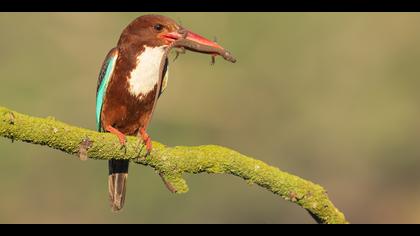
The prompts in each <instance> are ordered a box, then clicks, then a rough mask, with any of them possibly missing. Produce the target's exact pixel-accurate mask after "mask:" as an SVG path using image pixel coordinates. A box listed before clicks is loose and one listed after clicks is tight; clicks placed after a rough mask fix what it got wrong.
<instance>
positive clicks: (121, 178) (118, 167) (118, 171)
mask: <svg viewBox="0 0 420 236" xmlns="http://www.w3.org/2000/svg"><path fill="white" fill-rule="evenodd" d="M128 164H129V161H128V160H110V161H109V162H108V169H109V177H108V192H109V201H110V205H111V209H112V211H114V212H116V211H119V210H121V209H122V208H123V206H124V200H125V192H126V188H127V177H128Z"/></svg>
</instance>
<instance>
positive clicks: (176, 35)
mask: <svg viewBox="0 0 420 236" xmlns="http://www.w3.org/2000/svg"><path fill="white" fill-rule="evenodd" d="M162 37H163V38H164V39H166V40H168V41H170V42H173V41H175V40H177V39H180V38H185V39H188V40H191V41H194V42H197V43H199V44H202V45H206V46H210V47H214V48H220V49H223V48H222V47H221V46H220V45H219V44H217V43H215V42H213V41H211V40H208V39H206V38H204V37H203V36H201V35H198V34H196V33H193V32H191V31H189V30H187V29H180V30H178V31H176V32H171V33H167V34H164V35H162Z"/></svg>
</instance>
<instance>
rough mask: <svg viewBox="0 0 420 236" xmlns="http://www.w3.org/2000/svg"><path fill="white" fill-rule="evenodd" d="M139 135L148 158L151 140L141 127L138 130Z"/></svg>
mask: <svg viewBox="0 0 420 236" xmlns="http://www.w3.org/2000/svg"><path fill="white" fill-rule="evenodd" d="M139 134H140V138H141V139H142V141H143V143H144V144H145V145H146V150H147V153H146V156H148V155H149V154H150V152H151V151H152V139H151V138H150V136H149V135H148V134H147V132H146V129H145V128H143V127H142V128H140V130H139Z"/></svg>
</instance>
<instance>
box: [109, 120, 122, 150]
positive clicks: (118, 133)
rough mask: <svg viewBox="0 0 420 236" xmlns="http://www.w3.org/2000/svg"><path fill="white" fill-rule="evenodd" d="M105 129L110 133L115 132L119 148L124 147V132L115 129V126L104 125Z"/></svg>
mask: <svg viewBox="0 0 420 236" xmlns="http://www.w3.org/2000/svg"><path fill="white" fill-rule="evenodd" d="M105 130H106V131H108V132H110V133H111V134H115V135H117V137H118V140H119V142H120V144H121V149H122V148H126V143H127V139H126V137H125V134H123V133H121V132H120V131H119V130H117V129H116V128H114V127H112V126H110V125H108V126H107V127H105Z"/></svg>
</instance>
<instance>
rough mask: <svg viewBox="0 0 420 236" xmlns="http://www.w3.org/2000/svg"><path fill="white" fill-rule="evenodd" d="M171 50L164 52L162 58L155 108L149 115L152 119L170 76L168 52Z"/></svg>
mask: <svg viewBox="0 0 420 236" xmlns="http://www.w3.org/2000/svg"><path fill="white" fill-rule="evenodd" d="M168 52H169V50H168V51H167V52H166V53H165V54H164V58H165V59H162V63H161V66H160V67H161V68H160V69H159V71H160V72H159V77H160V78H159V81H158V84H157V90H156V96H155V101H154V102H153V108H152V112H150V115H149V120H151V119H152V116H153V113H154V111H155V108H156V104H157V100H158V98H159V97H160V95H161V94H162V93H163V91H164V90H165V88H166V85H167V84H168V78H169V72H168V68H169V66H168V65H169V63H168V58H167V57H166V56H167V53H168Z"/></svg>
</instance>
